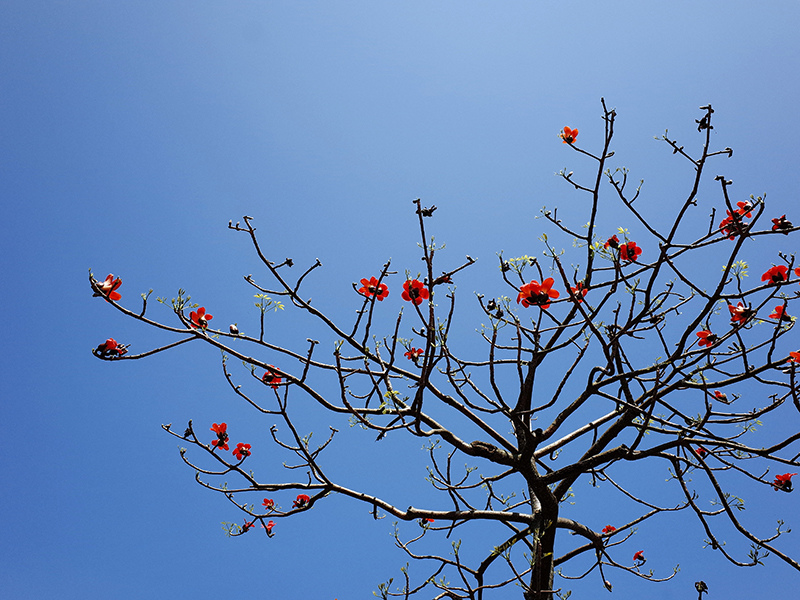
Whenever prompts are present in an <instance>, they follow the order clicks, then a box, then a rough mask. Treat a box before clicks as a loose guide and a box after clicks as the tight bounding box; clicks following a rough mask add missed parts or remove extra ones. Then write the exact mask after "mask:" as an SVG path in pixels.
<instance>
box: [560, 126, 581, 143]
mask: <svg viewBox="0 0 800 600" xmlns="http://www.w3.org/2000/svg"><path fill="white" fill-rule="evenodd" d="M558 137H560V138H561V143H563V144H571V143H572V142H574V141H575V138H577V137H578V130H577V129H570V128H569V127H566V126H564V129H562V130H561V133H559V134H558Z"/></svg>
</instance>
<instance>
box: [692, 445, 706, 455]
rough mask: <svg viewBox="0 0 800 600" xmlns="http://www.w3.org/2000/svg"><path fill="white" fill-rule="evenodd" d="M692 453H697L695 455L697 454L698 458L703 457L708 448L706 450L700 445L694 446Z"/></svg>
mask: <svg viewBox="0 0 800 600" xmlns="http://www.w3.org/2000/svg"><path fill="white" fill-rule="evenodd" d="M694 453H695V454H697V456H699V457H700V458H705V457H706V454H708V450H706V449H705V448H703V447H702V446H698V447H697V448H695V451H694Z"/></svg>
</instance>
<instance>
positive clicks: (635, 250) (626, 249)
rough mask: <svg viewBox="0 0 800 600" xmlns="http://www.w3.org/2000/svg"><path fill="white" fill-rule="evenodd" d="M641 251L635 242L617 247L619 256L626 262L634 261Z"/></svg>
mask: <svg viewBox="0 0 800 600" xmlns="http://www.w3.org/2000/svg"><path fill="white" fill-rule="evenodd" d="M641 253H642V249H641V248H639V246H637V245H636V242H628V243H627V244H622V246H620V247H619V255H620V257H621V258H622V260H624V261H627V262H636V259H637V258H639V255H640V254H641Z"/></svg>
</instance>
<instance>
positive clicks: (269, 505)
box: [261, 498, 275, 510]
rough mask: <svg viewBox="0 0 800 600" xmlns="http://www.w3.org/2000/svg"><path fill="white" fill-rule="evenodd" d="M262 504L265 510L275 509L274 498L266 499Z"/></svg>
mask: <svg viewBox="0 0 800 600" xmlns="http://www.w3.org/2000/svg"><path fill="white" fill-rule="evenodd" d="M261 504H263V505H264V508H266V509H267V510H271V509H273V508H275V501H274V500H273V499H272V498H264V502H262V503H261Z"/></svg>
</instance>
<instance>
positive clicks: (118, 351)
mask: <svg viewBox="0 0 800 600" xmlns="http://www.w3.org/2000/svg"><path fill="white" fill-rule="evenodd" d="M127 351H128V348H127V347H125V346H123V345H122V344H120V343H119V342H117V340H115V339H114V338H108V339H107V340H106V341H105V342H103V343H102V344H100V345H99V346H98V347H97V350H95V352H96V353H97V354H99V355H100V357H101V358H109V357H111V356H122V355H123V354H125V353H126V352H127Z"/></svg>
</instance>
